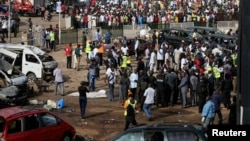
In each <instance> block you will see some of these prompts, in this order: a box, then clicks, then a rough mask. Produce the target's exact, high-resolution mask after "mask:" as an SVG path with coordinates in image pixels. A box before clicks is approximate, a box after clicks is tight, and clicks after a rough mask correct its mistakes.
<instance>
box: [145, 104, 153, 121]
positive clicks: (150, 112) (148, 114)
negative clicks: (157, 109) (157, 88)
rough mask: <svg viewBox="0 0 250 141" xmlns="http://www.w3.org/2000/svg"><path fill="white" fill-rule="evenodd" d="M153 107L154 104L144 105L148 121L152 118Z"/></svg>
mask: <svg viewBox="0 0 250 141" xmlns="http://www.w3.org/2000/svg"><path fill="white" fill-rule="evenodd" d="M151 106H152V104H146V103H144V104H143V110H144V112H145V114H146V117H147V118H148V119H149V118H151V117H152V110H151Z"/></svg>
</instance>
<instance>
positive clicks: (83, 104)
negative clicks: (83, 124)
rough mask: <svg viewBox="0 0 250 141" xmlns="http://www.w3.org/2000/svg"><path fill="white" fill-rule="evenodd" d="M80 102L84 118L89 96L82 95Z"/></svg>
mask: <svg viewBox="0 0 250 141" xmlns="http://www.w3.org/2000/svg"><path fill="white" fill-rule="evenodd" d="M79 104H80V112H81V117H82V118H84V116H85V111H86V106H87V97H82V96H80V98H79Z"/></svg>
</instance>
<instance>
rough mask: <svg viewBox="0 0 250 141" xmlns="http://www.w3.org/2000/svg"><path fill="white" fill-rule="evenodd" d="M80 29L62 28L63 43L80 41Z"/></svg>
mask: <svg viewBox="0 0 250 141" xmlns="http://www.w3.org/2000/svg"><path fill="white" fill-rule="evenodd" d="M78 36H79V35H78V29H71V30H62V31H61V44H68V43H78Z"/></svg>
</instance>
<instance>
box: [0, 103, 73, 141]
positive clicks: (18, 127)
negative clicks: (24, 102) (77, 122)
mask: <svg viewBox="0 0 250 141" xmlns="http://www.w3.org/2000/svg"><path fill="white" fill-rule="evenodd" d="M75 134H76V131H75V129H74V127H73V126H71V125H70V124H69V123H67V122H66V121H64V120H63V119H61V118H59V117H58V116H56V115H55V114H53V113H51V112H49V111H47V110H44V109H26V108H22V107H17V106H15V107H8V108H3V109H1V110H0V140H1V141H2V140H4V141H72V140H73V138H74V136H75Z"/></svg>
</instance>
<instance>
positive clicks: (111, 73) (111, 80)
mask: <svg viewBox="0 0 250 141" xmlns="http://www.w3.org/2000/svg"><path fill="white" fill-rule="evenodd" d="M116 75H117V74H116V71H115V69H114V66H113V65H110V67H109V68H108V69H107V71H106V79H105V83H107V81H108V86H109V101H114V86H115V82H116Z"/></svg>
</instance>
